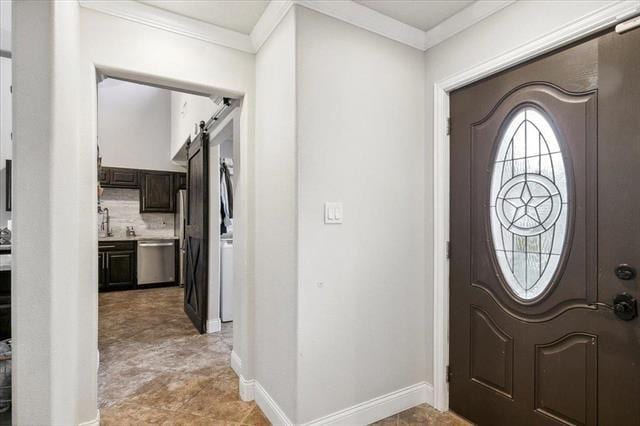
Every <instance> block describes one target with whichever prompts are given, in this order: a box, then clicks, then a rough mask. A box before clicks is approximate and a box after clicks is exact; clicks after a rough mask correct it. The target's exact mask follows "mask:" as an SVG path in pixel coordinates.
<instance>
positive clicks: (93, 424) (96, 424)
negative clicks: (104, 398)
mask: <svg viewBox="0 0 640 426" xmlns="http://www.w3.org/2000/svg"><path fill="white" fill-rule="evenodd" d="M78 426H100V410H98V412H97V413H96V417H95V418H94V419H91V420H88V421H86V422H82V423H78Z"/></svg>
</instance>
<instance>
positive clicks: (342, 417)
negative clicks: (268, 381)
mask: <svg viewBox="0 0 640 426" xmlns="http://www.w3.org/2000/svg"><path fill="white" fill-rule="evenodd" d="M424 403H427V404H433V387H432V386H431V385H430V384H429V383H426V382H421V383H416V384H415V385H412V386H408V387H406V388H403V389H399V390H397V391H395V392H390V393H388V394H386V395H382V396H379V397H377V398H373V399H370V400H369V401H366V402H363V403H360V404H356V405H354V406H352V407H349V408H345V409H344V410H340V411H337V412H335V413H332V414H329V415H328V416H324V417H321V418H319V419H316V420H313V421H311V422H309V423H305V426H320V425H366V424H370V423H373V422H376V421H378V420H381V419H384V418H387V417H389V416H392V415H394V414H396V413H399V412H401V411H404V410H407V409H409V408H411V407H415V406H416V405H419V404H424ZM261 408H262V407H261Z"/></svg>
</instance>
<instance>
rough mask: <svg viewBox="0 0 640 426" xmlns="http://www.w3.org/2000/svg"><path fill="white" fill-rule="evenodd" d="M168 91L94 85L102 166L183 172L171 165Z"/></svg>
mask: <svg viewBox="0 0 640 426" xmlns="http://www.w3.org/2000/svg"><path fill="white" fill-rule="evenodd" d="M171 124H172V122H171V91H169V90H165V89H159V88H156V87H151V86H145V85H143V84H135V83H129V82H126V81H121V80H115V79H111V78H109V79H106V80H104V81H102V82H101V83H100V84H98V145H99V146H100V155H101V156H102V165H104V166H107V167H129V168H133V169H148V170H174V171H182V172H183V171H184V170H185V169H184V167H180V166H178V165H176V164H175V163H173V162H172V161H171V133H172V128H171Z"/></svg>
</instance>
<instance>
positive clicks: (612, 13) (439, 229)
mask: <svg viewBox="0 0 640 426" xmlns="http://www.w3.org/2000/svg"><path fill="white" fill-rule="evenodd" d="M638 12H640V2H638V1H629V2H625V1H621V2H617V3H614V4H612V5H607V6H604V7H602V8H600V9H597V10H595V11H593V12H591V13H589V14H587V15H585V16H583V17H581V18H579V19H576V20H574V21H572V22H570V23H569V24H568V25H564V26H562V27H559V28H557V29H555V30H553V31H550V32H548V33H545V34H542V35H541V36H539V37H537V38H535V39H533V40H530V41H529V42H527V43H524V44H522V45H520V46H518V47H516V48H514V49H512V50H509V51H507V52H505V53H502V54H500V55H498V56H496V57H493V58H491V59H489V60H487V61H485V62H482V63H480V64H477V65H475V66H473V67H471V68H468V69H466V70H463V71H461V72H458V73H454V74H451V75H449V76H448V77H446V78H443V79H441V80H438V81H437V82H436V83H434V85H433V212H432V213H433V241H434V246H433V256H434V258H433V261H434V262H433V275H432V280H433V329H432V330H431V332H432V336H433V404H432V405H433V406H434V407H435V408H437V409H438V410H441V411H448V410H449V386H448V383H447V365H448V364H449V338H448V336H449V259H448V258H447V251H448V247H447V246H448V241H449V219H450V217H449V197H450V188H449V177H450V170H449V135H448V127H449V126H448V119H449V114H450V111H449V93H450V92H451V91H453V90H456V89H459V88H461V87H464V86H466V85H468V84H471V83H473V82H475V81H478V80H481V79H483V78H486V77H489V76H490V75H492V74H495V73H497V72H500V71H503V70H505V69H507V68H510V67H513V66H515V65H518V64H520V63H523V62H525V61H527V60H530V59H533V58H535V57H538V56H540V55H543V54H545V53H548V52H550V51H552V50H554V49H557V48H560V47H562V46H565V45H567V44H569V43H572V42H574V41H577V40H579V39H581V38H584V37H587V36H589V35H591V34H593V33H595V32H597V31H600V30H603V29H605V28H608V27H611V26H613V25H615V24H616V23H618V22H621V21H623V20H625V19H627V18H629V17H631V16H633V15H635V14H637V13H638ZM454 249H455V248H454Z"/></svg>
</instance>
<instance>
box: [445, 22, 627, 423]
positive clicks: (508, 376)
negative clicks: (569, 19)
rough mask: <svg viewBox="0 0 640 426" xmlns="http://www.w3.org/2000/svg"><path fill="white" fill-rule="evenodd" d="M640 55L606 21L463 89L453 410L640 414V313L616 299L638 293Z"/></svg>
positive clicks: (549, 419) (491, 414) (456, 165)
mask: <svg viewBox="0 0 640 426" xmlns="http://www.w3.org/2000/svg"><path fill="white" fill-rule="evenodd" d="M639 50H640V31H632V32H629V33H626V34H623V35H619V34H616V33H614V32H612V31H607V32H605V33H602V34H599V35H596V36H593V37H591V38H589V39H587V40H584V41H582V42H579V43H576V44H574V45H572V46H569V47H566V48H563V49H561V50H559V51H557V52H554V53H551V54H548V55H546V56H544V57H541V58H538V59H536V60H534V61H531V62H529V63H526V64H523V65H521V66H518V67H515V68H513V69H510V70H507V71H504V72H501V73H499V74H497V75H495V76H493V77H490V78H488V79H486V80H483V81H480V82H478V83H474V84H472V85H470V86H467V87H465V88H462V89H459V90H457V91H455V92H453V93H452V94H451V98H450V105H451V122H452V128H451V148H450V149H451V151H450V153H451V206H450V211H451V229H450V235H451V245H452V248H451V260H450V262H451V263H450V303H451V305H450V363H451V366H450V368H451V372H452V374H451V380H450V406H451V408H452V410H453V411H455V412H457V413H459V414H461V415H463V416H464V417H467V418H468V419H470V420H471V421H473V422H476V423H478V424H481V425H483V424H491V425H507V424H518V425H538V424H549V425H552V424H553V425H555V424H585V425H595V424H601V425H616V424H633V423H634V422H637V419H640V404H638V403H637V395H640V363H638V362H637V360H638V359H640V326H639V325H638V324H639V322H638V319H637V318H636V319H633V320H631V321H622V320H621V319H618V318H617V317H616V316H615V315H614V313H613V310H612V309H613V307H612V305H613V299H614V297H615V296H616V295H617V294H620V293H622V292H627V293H629V294H630V295H632V296H634V297H638V296H640V291H639V289H638V278H634V279H631V280H621V279H619V278H617V277H616V275H615V273H614V270H615V268H616V266H618V265H619V264H623V263H624V264H630V265H632V266H636V267H637V266H639V265H640V221H638V218H639V217H640V202H639V201H637V199H638V190H637V182H640V167H638V164H640V139H639V137H638V135H639V134H640V116H638V109H637V108H638V107H637V106H638V105H639V104H640V85H639V84H638V83H637V78H638V75H639V74H640V55H637V52H638V51H639ZM554 144H555V145H554ZM551 147H555V148H553V149H551ZM563 170H564V172H563Z"/></svg>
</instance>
